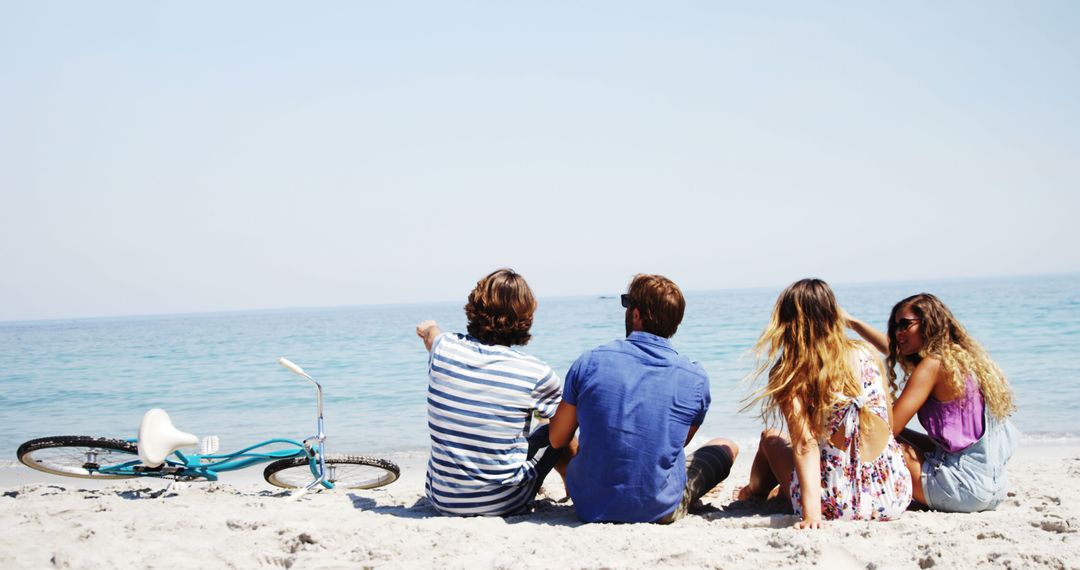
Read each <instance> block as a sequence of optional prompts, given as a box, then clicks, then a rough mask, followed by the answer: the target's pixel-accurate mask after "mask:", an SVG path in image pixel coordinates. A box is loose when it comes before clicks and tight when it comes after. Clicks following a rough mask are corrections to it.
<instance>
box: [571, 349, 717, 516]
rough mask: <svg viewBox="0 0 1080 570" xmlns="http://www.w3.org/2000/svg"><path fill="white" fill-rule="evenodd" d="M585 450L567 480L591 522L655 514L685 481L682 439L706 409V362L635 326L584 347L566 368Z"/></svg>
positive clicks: (671, 503) (665, 510)
mask: <svg viewBox="0 0 1080 570" xmlns="http://www.w3.org/2000/svg"><path fill="white" fill-rule="evenodd" d="M563 398H564V400H565V401H566V402H567V403H569V404H572V405H574V406H576V407H577V421H578V423H579V426H580V431H579V435H578V437H579V441H580V446H581V447H580V451H579V452H578V455H577V456H576V457H575V458H574V460H573V461H571V462H570V467H569V471H568V473H567V484H568V486H569V491H570V495H571V497H572V498H573V499H574V507H575V509H576V510H577V513H578V516H579V517H580V518H581V519H582V520H586V521H590V522H592V521H626V522H647V521H654V520H657V519H660V518H662V517H664V516H665V515H667V514H669V513H671V512H672V511H673V510H674V509H675V508H676V507H677V506H678V505H679V502H680V500H681V499H682V495H683V489H684V487H685V486H686V469H685V454H684V452H683V445H684V444H685V443H686V436H687V434H688V433H689V429H690V426H692V425H700V423H701V421H702V420H703V419H704V418H705V412H706V411H707V410H708V407H709V402H710V395H709V381H708V377H707V376H706V374H705V371H704V369H703V368H702V367H701V366H700V365H698V364H696V363H692V362H690V361H689V360H688V359H687V358H685V357H682V356H679V355H678V353H677V352H675V350H674V349H672V348H671V343H670V341H668V340H667V339H665V338H662V337H659V336H656V335H652V334H649V333H646V332H640V331H638V332H633V333H632V334H631V335H630V336H629V337H628V338H626V339H624V340H623V339H620V340H616V341H613V342H611V343H608V344H606V345H604V346H601V347H599V348H597V349H594V350H592V351H590V352H587V353H585V354H584V355H582V356H581V358H579V359H578V360H577V362H575V363H574V365H573V366H572V367H571V368H570V371H569V372H568V373H567V377H566V390H565V393H564V395H563Z"/></svg>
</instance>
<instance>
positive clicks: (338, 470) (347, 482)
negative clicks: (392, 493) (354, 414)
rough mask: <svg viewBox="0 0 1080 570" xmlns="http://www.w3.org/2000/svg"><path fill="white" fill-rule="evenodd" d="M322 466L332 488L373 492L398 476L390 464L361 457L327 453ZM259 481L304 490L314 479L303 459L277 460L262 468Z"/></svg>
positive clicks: (376, 459) (387, 461)
mask: <svg viewBox="0 0 1080 570" xmlns="http://www.w3.org/2000/svg"><path fill="white" fill-rule="evenodd" d="M326 466H327V470H328V471H330V472H331V473H332V479H331V480H330V482H331V483H333V484H334V488H335V489H374V488H375V487H382V486H383V485H389V484H390V483H393V482H394V481H397V478H398V476H399V475H400V474H401V469H399V468H398V466H397V464H396V463H394V462H393V461H389V460H386V459H379V458H378V457H368V456H365V455H342V454H330V455H327V456H326ZM263 478H265V479H266V482H267V483H270V484H271V485H274V486H277V487H282V488H285V489H299V488H302V487H306V486H307V485H308V483H311V482H312V481H314V480H315V476H314V475H312V473H311V466H310V462H309V461H308V458H307V457H290V458H288V459H279V460H277V461H275V462H273V463H271V464H270V465H267V466H266V469H264V470H263Z"/></svg>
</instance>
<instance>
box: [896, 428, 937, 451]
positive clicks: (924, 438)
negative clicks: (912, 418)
mask: <svg viewBox="0 0 1080 570" xmlns="http://www.w3.org/2000/svg"><path fill="white" fill-rule="evenodd" d="M896 440H897V441H899V442H900V443H903V444H907V445H909V446H911V447H914V448H915V449H918V450H919V451H921V452H923V453H926V452H927V451H930V450H931V449H934V440H932V439H930V436H928V435H926V434H925V433H920V432H917V431H915V430H913V429H908V428H904V430H903V431H901V432H900V435H898V436H896Z"/></svg>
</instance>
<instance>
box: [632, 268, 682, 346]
mask: <svg viewBox="0 0 1080 570" xmlns="http://www.w3.org/2000/svg"><path fill="white" fill-rule="evenodd" d="M626 294H627V295H628V296H629V297H630V307H632V308H635V309H637V310H638V312H639V313H641V322H642V326H643V327H644V328H645V332H648V333H652V334H654V335H656V336H662V337H664V338H671V337H672V336H675V331H677V330H679V323H681V322H682V318H683V313H684V312H686V299H685V298H683V294H682V291H680V290H679V286H678V285H676V284H675V282H674V281H672V280H671V279H668V278H667V277H664V276H663V275H646V274H643V273H638V274H637V275H635V276H634V278H633V279H632V280H631V281H630V287H629V288H628V289H627V291H626Z"/></svg>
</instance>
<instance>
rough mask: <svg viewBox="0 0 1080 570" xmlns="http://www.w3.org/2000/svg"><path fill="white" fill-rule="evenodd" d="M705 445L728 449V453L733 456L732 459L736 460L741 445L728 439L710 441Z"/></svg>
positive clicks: (718, 438)
mask: <svg viewBox="0 0 1080 570" xmlns="http://www.w3.org/2000/svg"><path fill="white" fill-rule="evenodd" d="M705 445H719V446H720V447H726V448H727V450H728V452H729V453H730V454H731V458H732V459H735V458H736V457H738V455H739V444H737V443H735V442H734V441H731V440H730V439H727V438H723V437H717V438H713V439H710V440H709V441H708V442H707V443H706V444H705Z"/></svg>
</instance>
